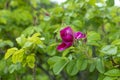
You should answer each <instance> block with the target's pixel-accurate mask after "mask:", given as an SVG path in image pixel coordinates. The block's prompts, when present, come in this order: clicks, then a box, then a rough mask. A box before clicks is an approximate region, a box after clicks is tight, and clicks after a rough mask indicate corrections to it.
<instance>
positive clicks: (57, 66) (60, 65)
mask: <svg viewBox="0 0 120 80" xmlns="http://www.w3.org/2000/svg"><path fill="white" fill-rule="evenodd" d="M67 63H68V60H67V59H61V60H59V61H58V62H56V63H55V64H54V66H53V72H54V73H55V74H56V75H58V74H59V73H60V72H61V71H62V70H63V68H64V67H65V66H66V65H67Z"/></svg>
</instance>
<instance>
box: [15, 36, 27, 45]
mask: <svg viewBox="0 0 120 80" xmlns="http://www.w3.org/2000/svg"><path fill="white" fill-rule="evenodd" d="M16 41H17V43H18V44H19V45H20V46H23V45H24V44H25V42H26V38H25V36H24V35H23V34H22V35H21V36H20V37H18V38H17V39H16Z"/></svg>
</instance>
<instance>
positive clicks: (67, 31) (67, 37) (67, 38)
mask: <svg viewBox="0 0 120 80" xmlns="http://www.w3.org/2000/svg"><path fill="white" fill-rule="evenodd" d="M60 36H61V38H62V40H63V41H64V42H73V40H74V36H73V31H72V29H71V28H70V27H69V26H68V27H66V28H64V29H62V30H61V31H60Z"/></svg>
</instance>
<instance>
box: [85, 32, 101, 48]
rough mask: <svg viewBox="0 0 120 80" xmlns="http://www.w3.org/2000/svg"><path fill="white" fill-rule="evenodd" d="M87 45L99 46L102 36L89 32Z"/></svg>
mask: <svg viewBox="0 0 120 80" xmlns="http://www.w3.org/2000/svg"><path fill="white" fill-rule="evenodd" d="M87 34H88V35H87V44H89V45H96V46H99V44H98V41H99V40H100V39H101V38H100V34H99V33H97V32H93V31H91V32H88V33H87Z"/></svg>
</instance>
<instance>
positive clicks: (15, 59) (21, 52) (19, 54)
mask: <svg viewBox="0 0 120 80" xmlns="http://www.w3.org/2000/svg"><path fill="white" fill-rule="evenodd" d="M23 55H24V50H23V49H20V50H18V51H16V52H15V53H14V54H13V55H12V62H13V63H17V62H22V61H23Z"/></svg>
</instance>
